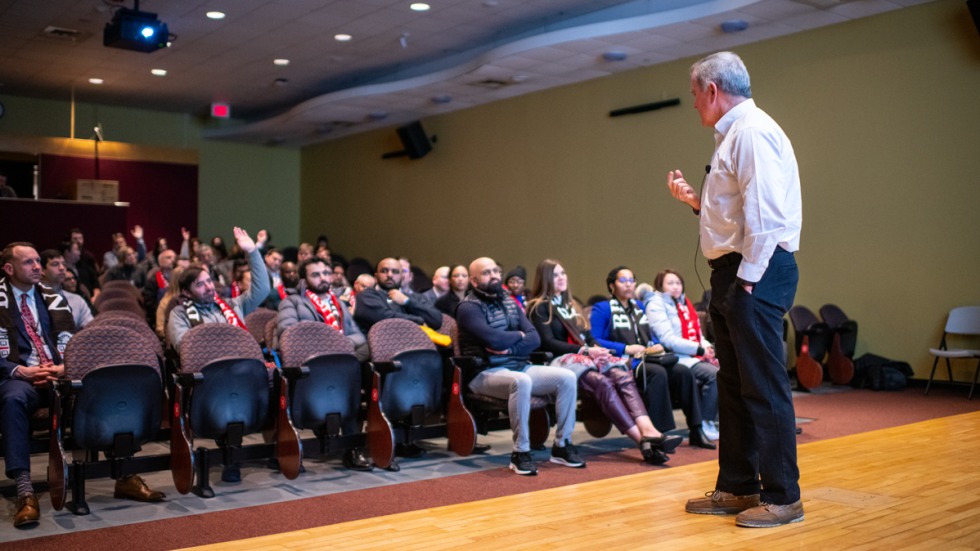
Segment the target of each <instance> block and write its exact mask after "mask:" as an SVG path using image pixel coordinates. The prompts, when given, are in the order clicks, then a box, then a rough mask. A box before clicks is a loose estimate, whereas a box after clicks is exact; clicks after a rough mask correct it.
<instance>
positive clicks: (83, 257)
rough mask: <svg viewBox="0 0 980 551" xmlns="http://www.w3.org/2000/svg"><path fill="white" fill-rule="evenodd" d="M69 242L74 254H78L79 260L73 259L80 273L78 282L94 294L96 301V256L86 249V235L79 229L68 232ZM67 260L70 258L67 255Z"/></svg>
mask: <svg viewBox="0 0 980 551" xmlns="http://www.w3.org/2000/svg"><path fill="white" fill-rule="evenodd" d="M68 242H69V243H71V244H72V247H71V248H72V252H73V253H76V254H77V258H73V259H71V263H72V265H73V266H74V267H75V271H77V272H78V282H79V283H80V284H82V285H84V286H85V288H86V289H88V291H89V292H90V293H92V298H93V299H94V298H95V297H96V296H97V295H98V294H99V266H98V264H97V263H96V262H95V255H94V254H92V252H91V251H89V250H88V249H86V248H85V234H84V233H82V230H80V229H79V228H72V230H71V231H69V232H68ZM76 248H77V251H75V249H76ZM65 258H66V259H67V258H68V254H67V253H66V255H65Z"/></svg>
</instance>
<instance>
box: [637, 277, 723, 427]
mask: <svg viewBox="0 0 980 551" xmlns="http://www.w3.org/2000/svg"><path fill="white" fill-rule="evenodd" d="M653 287H654V289H656V291H655V292H654V293H653V296H652V297H651V298H650V300H649V301H648V302H647V305H646V314H647V319H649V320H650V327H651V328H652V329H653V333H654V335H656V337H657V338H658V339H659V340H660V342H661V343H662V344H663V345H664V346H666V347H667V348H669V349H670V350H671V351H672V352H673V353H674V354H677V357H678V360H677V363H678V364H680V365H685V366H687V367H688V369H690V370H691V373H692V374H693V375H694V378H695V380H697V382H698V387H699V388H700V389H701V434H702V436H704V437H705V438H708V439H711V440H718V426H717V424H716V423H715V419H717V418H718V386H717V383H716V379H717V376H718V359H717V358H716V357H715V347H714V345H713V344H711V343H710V342H708V340H707V339H705V338H704V335H703V334H702V333H701V323H700V320H698V313H697V312H696V311H695V310H694V305H693V304H692V303H691V300H690V299H688V298H687V295H685V294H684V278H682V277H681V275H680V274H679V273H677V272H675V271H674V270H664V271H662V272H660V273H659V274H657V277H656V278H655V279H654V280H653ZM691 430H694V429H693V428H692V429H691Z"/></svg>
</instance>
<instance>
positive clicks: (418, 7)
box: [409, 2, 429, 11]
mask: <svg viewBox="0 0 980 551" xmlns="http://www.w3.org/2000/svg"><path fill="white" fill-rule="evenodd" d="M409 8H411V9H412V11H429V5H428V4H426V3H425V2H415V3H414V4H412V5H411V6H409Z"/></svg>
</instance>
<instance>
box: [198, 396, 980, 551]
mask: <svg viewBox="0 0 980 551" xmlns="http://www.w3.org/2000/svg"><path fill="white" fill-rule="evenodd" d="M978 455H980V412H974V413H968V414H964V415H957V416H953V417H943V418H939V419H933V420H929V421H924V422H921V423H915V424H911V425H905V426H901V427H895V428H890V429H884V430H878V431H873V432H867V433H862V434H855V435H852V436H846V437H841V438H835V439H830V440H823V441H819V442H813V443H809V444H805V445H801V446H800V447H799V461H800V470H801V473H802V479H801V486H802V489H803V505H804V510H805V514H806V520H805V521H804V522H802V523H797V524H791V525H788V526H783V527H780V528H775V529H747V528H738V527H736V526H735V521H734V517H732V516H710V515H690V514H686V513H685V512H684V503H685V501H687V499H688V498H691V497H697V496H699V495H701V494H702V493H703V492H705V491H708V490H710V489H712V487H713V484H714V479H715V474H716V469H717V465H716V463H715V462H709V463H699V464H695V465H688V466H684V467H677V468H670V469H663V470H658V471H652V472H649V473H643V474H637V475H630V476H624V477H620V478H614V479H607V480H599V481H595V482H588V483H583V484H576V485H573V486H564V487H560V488H553V489H549V490H542V491H538V492H531V493H526V494H519V495H512V496H506V497H501V498H496V499H490V500H486V501H477V502H471V503H464V504H459V505H452V506H447V507H438V508H432V509H424V510H419V511H412V512H408V513H401V514H397V515H390V516H384V517H375V518H371V519H364V520H359V521H354V522H346V523H341V524H334V525H330V526H324V527H320V528H314V529H310V530H301V531H297V532H290V533H283V534H277V535H272V536H265V537H260V538H254V539H248V540H241V541H236V542H227V543H222V544H217V545H211V546H204V547H197V548H194V549H233V550H249V551H252V550H254V551H258V550H286V549H288V550H293V551H295V550H313V549H316V550H319V549H327V548H331V549H345V550H347V549H397V550H398V551H407V550H412V549H420V550H422V549H424V550H427V551H431V550H437V549H450V548H457V547H459V546H465V547H467V548H471V549H490V548H493V549H563V550H564V549H585V550H589V551H599V550H601V551H612V550H615V549H652V548H658V549H670V550H675V549H711V548H724V549H766V550H779V549H820V550H822V551H824V550H831V549H848V550H860V549H930V550H932V549H942V550H943V551H952V550H957V549H980V468H977V467H978V466H980V458H978ZM515 476H516V475H515Z"/></svg>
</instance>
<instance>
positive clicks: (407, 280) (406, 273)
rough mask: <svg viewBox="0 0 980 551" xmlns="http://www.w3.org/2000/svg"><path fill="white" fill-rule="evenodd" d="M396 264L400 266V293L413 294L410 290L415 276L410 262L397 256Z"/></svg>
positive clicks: (412, 290)
mask: <svg viewBox="0 0 980 551" xmlns="http://www.w3.org/2000/svg"><path fill="white" fill-rule="evenodd" d="M398 263H399V264H401V266H402V287H401V290H402V292H403V293H405V294H406V295H412V294H415V290H414V289H412V279H413V277H414V275H415V274H414V273H412V261H411V260H409V259H408V258H405V257H404V256H399V257H398Z"/></svg>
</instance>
